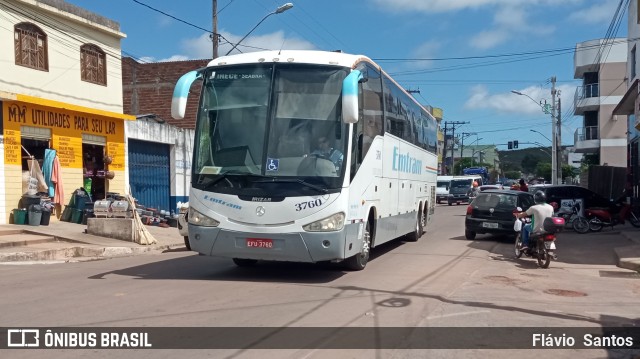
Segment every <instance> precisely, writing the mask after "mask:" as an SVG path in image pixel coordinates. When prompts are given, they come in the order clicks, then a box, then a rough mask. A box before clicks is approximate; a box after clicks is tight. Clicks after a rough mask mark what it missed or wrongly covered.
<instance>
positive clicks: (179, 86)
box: [171, 71, 202, 120]
mask: <svg viewBox="0 0 640 359" xmlns="http://www.w3.org/2000/svg"><path fill="white" fill-rule="evenodd" d="M201 76H202V74H201V73H200V72H199V71H190V72H187V73H186V74H184V75H182V77H180V79H179V80H178V82H177V83H176V87H175V88H174V89H173V97H172V98H171V117H173V118H175V119H176V120H181V119H183V118H184V113H185V112H186V110H187V99H188V98H189V89H191V84H193V82H194V81H195V80H196V79H198V78H199V77H201Z"/></svg>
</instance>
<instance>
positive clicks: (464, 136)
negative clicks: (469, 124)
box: [460, 132, 478, 174]
mask: <svg viewBox="0 0 640 359" xmlns="http://www.w3.org/2000/svg"><path fill="white" fill-rule="evenodd" d="M469 136H476V137H477V136H478V134H477V133H475V132H463V133H462V136H461V137H460V141H461V144H460V161H462V160H463V159H464V139H465V138H467V137H469ZM460 172H462V168H460ZM460 174H462V173H460Z"/></svg>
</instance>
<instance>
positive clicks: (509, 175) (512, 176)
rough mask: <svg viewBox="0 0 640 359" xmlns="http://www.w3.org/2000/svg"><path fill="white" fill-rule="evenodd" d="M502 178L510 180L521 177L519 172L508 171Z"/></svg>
mask: <svg viewBox="0 0 640 359" xmlns="http://www.w3.org/2000/svg"><path fill="white" fill-rule="evenodd" d="M504 176H505V177H507V178H510V179H517V178H520V177H522V176H521V174H520V171H508V172H505V173H504Z"/></svg>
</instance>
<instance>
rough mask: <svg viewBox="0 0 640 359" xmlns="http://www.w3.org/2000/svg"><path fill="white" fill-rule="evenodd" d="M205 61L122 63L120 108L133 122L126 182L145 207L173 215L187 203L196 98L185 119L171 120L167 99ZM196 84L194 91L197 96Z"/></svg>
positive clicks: (129, 129) (128, 129)
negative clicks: (121, 106) (132, 117)
mask: <svg viewBox="0 0 640 359" xmlns="http://www.w3.org/2000/svg"><path fill="white" fill-rule="evenodd" d="M209 61H211V60H210V59H202V60H189V61H168V62H154V63H143V62H140V61H136V60H135V59H133V58H130V57H125V58H123V59H122V83H123V93H122V96H123V106H124V111H125V112H126V113H131V114H134V115H136V117H137V118H138V121H135V122H129V123H127V127H126V138H127V154H128V158H129V165H130V166H129V168H128V169H127V178H128V179H129V186H130V188H131V193H132V194H133V196H134V197H135V198H136V199H138V201H140V202H141V203H142V204H144V205H145V206H151V207H153V208H157V209H162V210H166V211H168V212H171V211H174V212H176V213H177V210H178V208H177V207H178V206H179V205H180V204H181V203H182V202H186V201H188V196H189V188H190V186H191V158H192V154H193V139H194V128H195V123H196V113H197V109H198V101H199V96H190V97H189V102H188V103H187V111H186V115H185V118H184V119H182V120H174V119H173V118H172V117H171V98H172V96H173V89H174V87H175V84H176V82H177V81H178V79H179V78H180V76H182V75H183V74H185V73H187V72H189V71H191V70H195V69H198V68H202V67H205V66H206V65H207V63H208V62H209ZM199 85H200V83H199V82H196V83H195V84H194V87H193V89H192V91H193V93H198V92H199V90H200V89H199Z"/></svg>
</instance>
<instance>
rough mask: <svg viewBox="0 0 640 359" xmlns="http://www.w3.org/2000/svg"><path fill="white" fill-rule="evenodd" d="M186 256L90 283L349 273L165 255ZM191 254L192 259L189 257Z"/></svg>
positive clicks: (289, 278)
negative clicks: (114, 279) (118, 279)
mask: <svg viewBox="0 0 640 359" xmlns="http://www.w3.org/2000/svg"><path fill="white" fill-rule="evenodd" d="M404 244H405V242H403V241H402V240H401V239H396V240H393V241H391V242H387V243H384V244H382V245H380V246H377V247H376V248H374V249H373V250H372V252H371V256H370V258H369V262H372V261H375V260H376V258H378V257H380V256H383V255H384V254H385V253H387V252H390V251H393V250H394V249H396V248H399V247H401V246H403V245H404ZM178 252H185V256H183V257H177V258H171V259H166V260H162V261H156V262H153V263H148V264H143V265H139V266H134V267H129V268H122V269H117V270H113V271H109V272H104V273H99V274H96V275H92V276H90V277H88V278H89V279H104V278H105V276H107V275H111V274H115V275H121V276H128V277H134V278H135V279H155V280H158V279H185V280H217V281H244V282H273V283H305V284H312V283H329V282H332V281H334V280H336V279H338V278H340V277H342V276H343V275H345V274H346V273H348V272H347V271H345V269H344V266H343V265H342V264H341V263H328V262H322V263H292V262H272V261H258V263H257V264H256V265H255V266H253V267H238V266H236V265H235V264H234V263H233V262H232V260H231V259H226V258H216V257H209V256H200V255H197V254H196V253H194V252H188V251H186V249H183V248H179V249H175V250H167V251H164V252H163V253H178ZM187 253H190V254H191V255H189V254H187Z"/></svg>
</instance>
